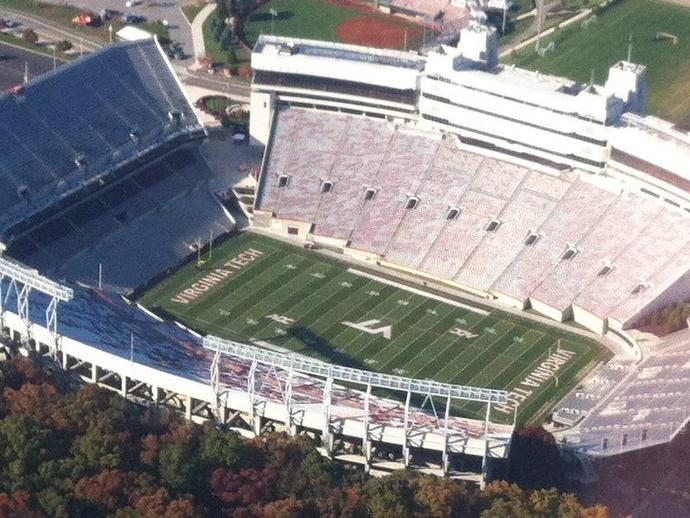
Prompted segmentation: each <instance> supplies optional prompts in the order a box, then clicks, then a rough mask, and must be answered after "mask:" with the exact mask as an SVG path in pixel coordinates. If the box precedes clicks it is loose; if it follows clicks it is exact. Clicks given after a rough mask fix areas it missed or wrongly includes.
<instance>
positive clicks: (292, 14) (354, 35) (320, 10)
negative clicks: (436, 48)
mask: <svg viewBox="0 0 690 518" xmlns="http://www.w3.org/2000/svg"><path fill="white" fill-rule="evenodd" d="M244 30H245V36H246V38H247V41H249V42H250V43H252V44H253V43H254V42H255V41H256V40H257V38H258V37H259V35H260V34H275V35H278V36H293V37H298V38H307V39H317V40H326V41H336V42H343V43H352V44H356V45H367V46H373V47H382V48H394V49H403V48H405V47H406V48H408V49H414V48H417V47H419V45H420V44H421V43H422V38H423V30H422V28H421V26H419V25H417V24H414V23H411V22H409V21H406V20H403V19H401V18H398V17H394V16H390V15H386V14H383V13H380V12H378V11H376V10H374V9H373V7H371V6H369V5H367V4H364V3H355V2H346V1H343V0H271V1H269V2H267V3H265V4H263V5H262V6H261V7H260V8H259V9H257V10H256V11H255V12H254V13H252V14H251V15H250V16H249V18H248V19H247V21H246V22H245V25H244Z"/></svg>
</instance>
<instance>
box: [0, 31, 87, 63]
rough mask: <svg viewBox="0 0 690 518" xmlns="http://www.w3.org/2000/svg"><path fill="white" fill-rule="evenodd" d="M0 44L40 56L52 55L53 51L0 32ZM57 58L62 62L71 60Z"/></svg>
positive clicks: (59, 55) (69, 58) (60, 55)
mask: <svg viewBox="0 0 690 518" xmlns="http://www.w3.org/2000/svg"><path fill="white" fill-rule="evenodd" d="M0 42H3V43H10V44H12V45H16V46H17V47H22V48H24V49H28V50H33V51H35V52H40V53H41V54H45V55H46V56H51V57H52V55H53V50H52V49H50V48H48V47H44V46H43V45H37V44H36V43H31V42H28V41H25V40H24V39H23V38H20V37H17V36H13V35H12V34H6V33H4V32H0ZM57 56H58V58H60V59H62V60H71V59H73V58H72V57H71V56H69V55H66V54H62V53H58V55H57Z"/></svg>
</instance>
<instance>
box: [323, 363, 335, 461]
mask: <svg viewBox="0 0 690 518" xmlns="http://www.w3.org/2000/svg"><path fill="white" fill-rule="evenodd" d="M332 388H333V378H332V377H330V376H329V377H327V378H326V383H325V385H324V387H323V429H322V431H321V443H322V444H323V446H324V448H325V449H326V453H328V456H329V457H331V456H332V455H333V432H331V399H332V395H331V391H332Z"/></svg>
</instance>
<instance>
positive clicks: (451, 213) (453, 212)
mask: <svg viewBox="0 0 690 518" xmlns="http://www.w3.org/2000/svg"><path fill="white" fill-rule="evenodd" d="M459 216H460V209H456V208H455V207H451V208H450V209H448V212H446V219H448V220H454V219H458V217H459Z"/></svg>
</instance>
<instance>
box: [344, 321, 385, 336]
mask: <svg viewBox="0 0 690 518" xmlns="http://www.w3.org/2000/svg"><path fill="white" fill-rule="evenodd" d="M380 323H381V321H380V320H366V321H365V322H341V324H343V325H344V326H347V327H351V328H353V329H356V330H357V331H363V332H364V333H368V334H370V335H381V336H383V337H384V338H385V339H386V340H390V339H391V331H392V330H393V326H381V327H372V326H375V325H377V324H380Z"/></svg>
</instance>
